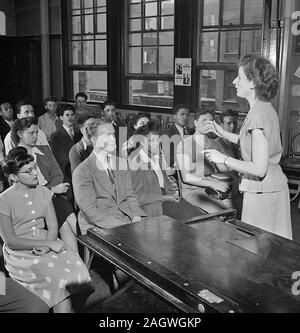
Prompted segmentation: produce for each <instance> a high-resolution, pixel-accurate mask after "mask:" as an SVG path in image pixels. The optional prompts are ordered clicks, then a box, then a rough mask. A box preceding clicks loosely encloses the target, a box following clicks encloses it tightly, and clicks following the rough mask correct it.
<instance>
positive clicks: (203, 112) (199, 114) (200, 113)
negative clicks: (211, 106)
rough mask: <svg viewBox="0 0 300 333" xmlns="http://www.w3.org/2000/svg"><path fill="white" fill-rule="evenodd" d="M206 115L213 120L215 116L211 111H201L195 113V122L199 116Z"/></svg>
mask: <svg viewBox="0 0 300 333" xmlns="http://www.w3.org/2000/svg"><path fill="white" fill-rule="evenodd" d="M206 114H211V115H212V116H213V118H214V119H215V115H214V113H213V112H212V111H210V110H201V111H198V112H196V115H195V120H199V118H200V117H201V116H204V115H206Z"/></svg>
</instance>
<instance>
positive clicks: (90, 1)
mask: <svg viewBox="0 0 300 333" xmlns="http://www.w3.org/2000/svg"><path fill="white" fill-rule="evenodd" d="M83 4H84V8H91V7H93V0H84V1H83Z"/></svg>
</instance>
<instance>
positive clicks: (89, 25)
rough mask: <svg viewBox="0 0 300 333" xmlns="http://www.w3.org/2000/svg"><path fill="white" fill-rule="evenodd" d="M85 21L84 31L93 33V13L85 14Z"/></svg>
mask: <svg viewBox="0 0 300 333" xmlns="http://www.w3.org/2000/svg"><path fill="white" fill-rule="evenodd" d="M84 21H85V27H84V31H85V33H86V34H88V33H94V20H93V15H86V16H85V17H84Z"/></svg>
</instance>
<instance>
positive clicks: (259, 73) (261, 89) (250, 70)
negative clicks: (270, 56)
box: [238, 55, 279, 102]
mask: <svg viewBox="0 0 300 333" xmlns="http://www.w3.org/2000/svg"><path fill="white" fill-rule="evenodd" d="M238 66H239V67H243V69H244V72H245V75H246V77H247V79H248V80H252V81H253V82H254V85H255V92H256V95H257V97H258V98H259V99H260V100H262V101H265V102H269V101H271V99H272V98H274V97H275V96H276V95H277V92H278V88H279V79H278V72H277V70H276V68H275V67H274V66H273V65H272V64H271V63H270V61H269V60H267V59H265V58H263V57H262V56H254V55H246V56H244V57H243V58H242V59H241V60H240V61H239V63H238Z"/></svg>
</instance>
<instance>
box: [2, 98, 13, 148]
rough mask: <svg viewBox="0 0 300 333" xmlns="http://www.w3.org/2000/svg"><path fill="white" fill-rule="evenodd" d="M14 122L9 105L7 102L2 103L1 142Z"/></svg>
mask: <svg viewBox="0 0 300 333" xmlns="http://www.w3.org/2000/svg"><path fill="white" fill-rule="evenodd" d="M13 120H14V112H13V109H12V107H11V105H10V104H9V103H8V102H3V103H1V104H0V137H1V139H2V142H4V139H5V137H6V135H7V134H8V133H9V132H10V130H11V125H12V122H13Z"/></svg>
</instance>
